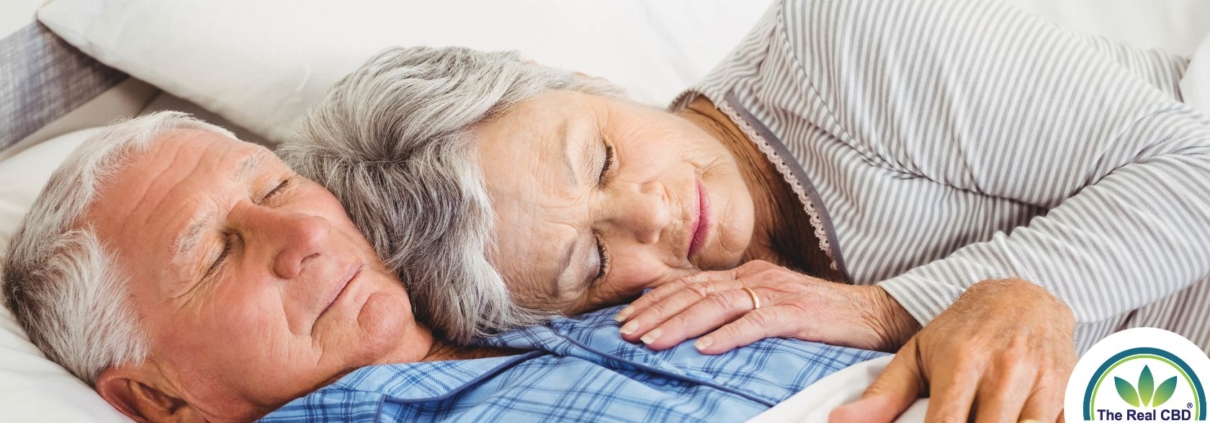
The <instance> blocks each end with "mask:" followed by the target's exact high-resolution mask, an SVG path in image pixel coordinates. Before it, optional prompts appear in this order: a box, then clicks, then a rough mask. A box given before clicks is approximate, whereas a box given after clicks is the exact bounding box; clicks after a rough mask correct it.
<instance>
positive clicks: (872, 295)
mask: <svg viewBox="0 0 1210 423" xmlns="http://www.w3.org/2000/svg"><path fill="white" fill-rule="evenodd" d="M745 288H746V289H745ZM754 296H755V298H754ZM757 301H759V304H760V307H759V308H755V305H756V302H757ZM617 320H618V322H620V323H622V327H621V329H620V331H621V333H622V337H623V338H624V339H626V340H629V341H632V342H634V341H642V342H643V343H645V344H647V346H648V347H650V348H652V349H656V350H662V349H666V348H671V347H672V346H675V345H677V344H680V343H681V342H682V341H684V340H686V339H689V338H693V337H697V336H701V335H703V334H706V335H705V336H702V338H701V339H699V340H698V341H697V343H696V344H695V345H696V346H697V348H698V350H700V351H701V352H703V353H706V354H719V353H723V352H727V351H730V350H732V349H734V348H736V347H741V346H744V345H748V344H751V343H753V342H756V341H759V340H761V339H764V338H770V337H788V338H797V339H802V340H807V341H819V342H825V343H829V344H834V345H844V346H850V347H857V348H864V349H873V350H882V351H894V350H895V349H897V348H899V347H900V346H901V345H903V343H904V342H905V341H906V340H907V339H908V338H910V337H911V336H912V335H913V334H915V333H916V331H917V330H919V328H920V326H919V323H917V322H916V320H915V319H914V318H913V317H912V316H911V315H910V314H908V313H907V311H906V310H904V309H903V307H901V306H900V305H899V303H898V302H896V301H895V300H894V299H893V298H891V296H890V295H888V294H887V293H886V292H885V291H883V290H882V288H879V287H876V286H852V285H846V284H840V283H835V282H828V281H825V280H822V279H817V278H813V277H810V276H807V275H803V274H801V273H798V272H795V271H792V270H789V269H786V268H784V267H781V266H777V265H775V264H772V263H769V262H765V261H750V262H747V263H744V264H743V265H742V266H739V267H737V268H734V269H731V270H723V271H714V272H702V273H698V274H696V275H692V276H688V277H685V278H681V279H678V280H676V281H674V282H670V283H667V284H664V285H661V286H660V287H657V288H655V289H654V290H652V291H651V292H648V293H647V294H646V295H643V296H642V297H639V299H638V300H635V301H634V302H633V303H631V305H630V306H629V307H626V308H625V309H623V310H622V311H621V312H620V313H618V316H617Z"/></svg>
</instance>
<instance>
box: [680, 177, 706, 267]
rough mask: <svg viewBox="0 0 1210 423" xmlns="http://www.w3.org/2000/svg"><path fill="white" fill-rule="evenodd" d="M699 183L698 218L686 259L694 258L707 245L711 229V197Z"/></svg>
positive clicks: (698, 182) (700, 182)
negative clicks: (707, 236)
mask: <svg viewBox="0 0 1210 423" xmlns="http://www.w3.org/2000/svg"><path fill="white" fill-rule="evenodd" d="M695 182H696V183H697V216H695V217H696V219H695V220H696V221H695V222H694V223H693V238H692V240H691V241H689V252H688V253H686V254H685V257H693V255H694V254H696V253H697V252H698V251H699V250H701V249H702V246H704V245H706V234H707V230H708V229H709V228H710V197H709V196H708V195H706V188H705V187H703V186H702V181H700V180H698V181H695Z"/></svg>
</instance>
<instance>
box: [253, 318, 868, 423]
mask: <svg viewBox="0 0 1210 423" xmlns="http://www.w3.org/2000/svg"><path fill="white" fill-rule="evenodd" d="M619 308H620V307H614V308H609V309H605V310H600V311H597V312H593V313H588V314H584V315H580V316H574V317H568V318H557V319H555V320H554V321H552V322H551V323H549V324H547V325H543V326H534V327H529V328H525V329H520V330H514V331H510V332H506V333H503V334H500V335H497V336H495V337H492V338H488V339H482V340H479V341H477V343H478V344H480V345H484V346H493V347H504V348H513V349H519V350H528V352H525V353H523V354H520V355H514V356H508V357H495V358H486V359H476V360H461V361H442V362H421V363H403V364H391V365H380V366H369V367H364V368H361V369H358V370H356V371H353V372H352V373H349V374H348V375H346V376H345V377H343V378H341V379H340V380H338V381H337V382H335V383H333V384H331V385H328V386H326V387H324V388H321V389H319V390H317V391H315V392H312V393H311V394H309V395H307V396H304V397H302V398H298V399H295V400H294V401H291V402H290V403H288V404H286V405H285V406H284V407H282V408H280V409H278V410H277V411H274V412H272V413H270V414H269V415H267V416H265V417H264V418H263V419H262V420H261V421H264V422H301V421H345V422H372V421H407V422H438V421H477V422H479V421H482V422H538V421H593V422H633V421H685V422H689V421H712V422H717V421H742V420H745V419H748V418H751V417H752V416H755V415H757V414H759V413H760V412H762V411H765V410H767V409H769V408H770V407H772V406H773V405H774V404H777V403H778V402H780V401H782V400H785V399H786V398H789V397H790V396H791V395H793V394H794V393H796V392H798V391H800V390H802V389H803V388H804V387H806V386H807V385H810V384H811V383H813V382H815V381H817V380H819V379H820V378H823V377H824V376H827V375H829V374H831V373H833V372H835V371H837V370H840V369H843V368H845V367H848V366H850V365H853V364H856V363H860V362H863V361H866V360H869V359H873V358H876V357H879V356H882V355H884V353H879V352H874V351H865V350H858V349H852V348H843V347H836V346H830V345H824V344H819V343H812V342H802V341H796V340H785V339H766V340H762V341H759V342H757V343H755V344H752V345H749V346H747V347H743V348H739V349H736V350H734V351H731V352H729V353H726V354H721V355H715V356H709V355H702V354H699V353H698V352H697V350H695V349H694V348H693V344H692V343H691V342H684V343H682V344H681V345H679V346H677V347H675V348H672V349H669V350H666V351H651V350H649V349H647V348H646V347H644V346H642V345H638V344H631V343H629V342H626V341H625V340H623V339H622V338H621V336H620V335H619V334H618V326H617V323H616V322H614V320H613V316H614V314H616V313H617V312H618V311H619Z"/></svg>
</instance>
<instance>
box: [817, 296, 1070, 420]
mask: <svg viewBox="0 0 1210 423" xmlns="http://www.w3.org/2000/svg"><path fill="white" fill-rule="evenodd" d="M1074 328H1075V318H1074V316H1073V315H1072V313H1071V309H1069V308H1068V307H1067V306H1066V305H1065V304H1063V303H1062V302H1061V301H1059V300H1058V299H1056V298H1055V297H1054V296H1053V295H1051V294H1050V293H1049V292H1047V291H1046V290H1045V289H1043V288H1041V287H1039V286H1037V285H1035V284H1032V283H1029V282H1027V281H1022V280H999V281H983V282H979V283H977V284H975V285H973V286H971V287H970V288H968V289H967V290H966V292H965V293H963V294H962V296H961V297H959V298H958V300H957V301H955V302H954V304H952V305H950V307H949V308H948V309H946V310H945V311H944V312H942V313H941V314H940V315H938V316H937V318H935V319H933V321H932V322H930V323H929V324H928V325H927V326H925V327H924V329H922V330H921V331H920V332H919V333H918V334H916V336H915V337H913V338H912V339H911V340H910V341H908V343H907V344H906V345H904V346H903V348H901V349H900V350H899V353H897V354H896V355H895V358H894V359H893V360H892V361H891V363H890V364H889V365H887V368H886V370H884V371H883V373H882V374H881V375H880V376H879V377H878V379H876V380H875V381H874V383H873V384H872V385H870V387H869V388H868V389H867V390H866V391H865V393H863V394H862V397H861V399H860V400H858V401H856V402H853V403H851V404H848V405H845V406H842V407H840V408H837V409H836V410H834V411H833V412H832V415H831V417H830V420H831V421H832V422H845V423H849V422H853V423H862V422H891V421H894V420H895V418H896V417H898V416H899V414H901V413H902V412H903V411H904V410H906V409H907V408H908V406H910V405H911V404H912V403H913V402H914V401H915V400H916V398H917V397H920V396H929V397H931V399H930V402H929V407H928V412H927V417H926V418H925V421H930V422H964V421H968V416H970V415H973V416H975V418H974V419H971V420H970V421H974V422H978V423H983V422H1018V421H1031V420H1032V421H1039V422H1054V421H1056V420H1058V419H1059V416H1060V413H1061V411H1062V409H1063V392H1064V389H1065V387H1066V385H1067V379H1068V377H1069V376H1070V375H1071V371H1072V368H1073V367H1074V366H1075V362H1076V354H1075V343H1074V339H1073V336H1074Z"/></svg>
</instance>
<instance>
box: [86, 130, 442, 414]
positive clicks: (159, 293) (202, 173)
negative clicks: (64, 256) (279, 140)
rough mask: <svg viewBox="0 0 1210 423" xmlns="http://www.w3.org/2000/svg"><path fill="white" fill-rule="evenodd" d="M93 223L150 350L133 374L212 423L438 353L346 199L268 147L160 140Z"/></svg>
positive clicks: (92, 216)
mask: <svg viewBox="0 0 1210 423" xmlns="http://www.w3.org/2000/svg"><path fill="white" fill-rule="evenodd" d="M86 218H87V220H89V221H91V223H92V225H93V227H94V229H95V231H96V232H97V236H98V237H99V239H101V241H102V242H103V243H105V245H106V246H107V247H108V248H109V249H110V251H112V252H113V253H114V254H115V259H116V261H117V265H118V267H119V268H120V269H122V271H124V272H125V275H126V276H128V277H129V282H128V283H129V286H128V292H129V298H130V300H131V303H132V305H133V307H134V309H135V311H136V312H137V315H138V317H139V322H140V325H141V327H142V328H144V329H145V331H146V332H147V334H148V336H149V338H150V339H149V340H150V341H151V357H150V360H149V361H148V362H146V363H144V364H142V365H139V366H135V367H138V368H140V369H143V370H148V369H152V370H151V371H154V372H155V374H156V375H158V376H157V377H158V378H159V379H160V382H159V383H160V384H161V385H162V386H158V387H156V389H158V390H160V391H163V392H164V393H165V394H166V395H168V396H171V397H174V398H178V399H180V400H181V401H183V402H185V403H188V404H189V405H190V406H191V407H194V408H196V409H197V411H198V412H199V414H200V415H201V416H202V417H205V418H207V419H211V420H226V419H249V418H254V417H257V416H259V415H260V414H263V413H265V412H268V411H271V410H272V409H274V408H276V407H278V406H280V405H282V404H284V403H285V402H287V401H289V400H291V399H293V398H295V397H297V396H300V395H303V394H305V393H307V392H309V391H311V390H314V389H316V388H318V387H321V386H323V385H324V384H327V383H329V382H331V381H333V380H334V379H336V378H338V377H339V376H341V375H343V374H344V373H346V372H348V371H351V370H354V369H357V368H359V367H362V366H366V365H369V364H374V363H385V362H408V361H418V360H419V359H420V358H422V357H423V354H424V352H426V351H427V348H428V345H430V344H431V341H432V339H431V336H430V335H429V332H428V330H427V329H425V328H424V327H422V326H420V325H418V324H416V323H415V321H414V319H413V316H412V309H411V305H410V304H409V301H408V295H407V293H406V292H405V290H404V289H403V287H402V285H401V284H400V283H399V280H398V278H397V277H396V276H395V275H394V273H392V272H390V271H388V270H386V269H385V268H384V266H383V265H382V264H381V262H380V261H379V259H378V258H377V256H376V255H375V253H374V251H373V250H372V248H371V247H370V245H369V243H368V242H366V240H365V239H364V238H363V237H362V235H361V233H360V232H358V231H357V229H356V227H355V226H354V225H353V223H352V222H351V221H350V220H349V218H348V216H347V215H346V214H345V211H344V209H343V208H342V207H341V206H340V203H339V202H338V201H337V200H336V198H335V197H333V196H332V195H331V194H330V193H329V192H328V191H327V190H325V189H324V188H323V187H321V186H319V185H317V184H315V183H314V182H311V181H309V180H306V179H304V178H302V177H300V176H298V175H296V174H294V173H293V172H292V171H290V169H289V168H287V167H286V166H285V164H284V163H282V162H281V161H280V160H278V159H277V158H276V157H275V156H274V155H273V154H272V153H270V152H269V151H268V150H266V149H264V148H262V147H259V146H256V145H253V144H249V143H245V142H242V141H237V140H234V139H231V138H227V137H224V136H222V135H218V134H214V133H210V132H204V131H179V132H176V133H172V134H169V135H165V136H162V137H161V139H160V140H158V141H156V142H154V143H153V144H152V147H151V149H150V150H149V151H147V152H145V153H141V154H138V155H136V156H135V157H134V158H133V159H132V160H131V161H130V162H129V163H128V164H127V165H126V166H125V167H123V168H122V169H121V171H120V172H118V173H117V174H116V175H114V177H113V178H112V179H111V180H109V181H107V182H106V184H105V185H104V187H102V189H101V191H100V196H99V198H98V199H97V201H96V202H95V203H94V204H93V205H92V206H91V208H90V209H89V210H88V214H87V217H86ZM104 379H105V375H104V374H103V375H102V381H100V382H98V385H101V384H102V383H105V381H104ZM98 389H99V390H100V391H101V392H102V394H103V395H106V391H105V390H104V389H100V386H99V387H98ZM107 399H110V402H111V403H112V402H113V400H112V398H109V396H107Z"/></svg>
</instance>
